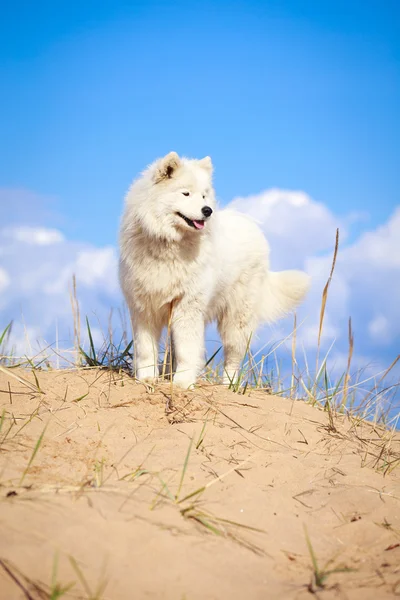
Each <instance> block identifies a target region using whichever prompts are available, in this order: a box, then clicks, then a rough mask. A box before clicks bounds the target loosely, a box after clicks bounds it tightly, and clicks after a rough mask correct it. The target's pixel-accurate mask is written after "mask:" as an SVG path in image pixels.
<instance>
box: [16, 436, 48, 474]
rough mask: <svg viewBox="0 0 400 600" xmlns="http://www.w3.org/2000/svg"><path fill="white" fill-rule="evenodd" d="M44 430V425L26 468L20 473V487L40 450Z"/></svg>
mask: <svg viewBox="0 0 400 600" xmlns="http://www.w3.org/2000/svg"><path fill="white" fill-rule="evenodd" d="M46 429H47V425H45V427H44V429H43V431H42V433H41V434H40V436H39V439H38V441H37V442H36V444H35V447H34V449H33V452H32V456H31V457H30V459H29V462H28V466H27V467H26V469H25V471H24V472H23V473H22V477H21V479H20V482H19V484H20V485H21V484H22V482H23V481H24V479H25V476H26V474H27V473H28V471H29V469H30V466H31V464H32V463H33V461H34V458H35V456H36V454H37V453H38V450H39V448H40V445H41V443H42V440H43V436H44V434H45V432H46Z"/></svg>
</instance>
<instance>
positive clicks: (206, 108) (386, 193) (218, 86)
mask: <svg viewBox="0 0 400 600" xmlns="http://www.w3.org/2000/svg"><path fill="white" fill-rule="evenodd" d="M0 21H1V24H0V44H1V54H0V61H1V62H0V76H1V81H2V93H1V99H0V102H1V115H2V117H1V120H2V123H1V138H2V144H1V154H0V184H1V185H2V186H4V187H8V188H15V187H19V188H21V187H23V188H26V189H30V190H34V191H35V192H36V193H38V194H41V195H43V196H49V197H52V198H54V199H55V202H56V203H55V205H54V208H55V210H56V211H57V212H59V213H62V214H63V216H64V219H65V221H64V224H63V227H64V229H65V230H67V231H68V233H69V235H70V236H71V237H73V238H76V239H82V238H84V239H87V240H88V241H91V242H93V243H108V242H113V241H114V240H115V237H116V225H117V222H118V215H119V211H120V207H121V197H122V196H123V194H124V192H125V190H126V188H127V186H128V184H129V182H130V180H131V179H132V177H134V176H135V174H136V173H137V172H138V171H139V170H140V169H142V168H143V166H145V165H146V164H147V163H148V162H151V161H152V160H153V159H154V158H155V157H156V156H158V155H161V154H164V153H166V152H168V151H169V150H171V149H174V150H177V151H178V152H180V153H183V154H187V155H193V156H201V155H205V154H210V155H211V156H212V158H213V161H214V164H215V167H216V176H215V182H216V187H217V192H218V196H219V197H220V199H221V201H222V203H226V202H227V201H229V200H231V199H232V198H233V197H234V196H237V195H241V196H242V195H246V194H253V193H257V192H259V191H261V190H263V189H265V188H268V187H283V188H289V189H301V190H306V191H307V193H309V194H310V195H311V196H312V197H313V198H315V199H317V200H319V201H321V202H324V203H325V204H327V205H328V206H330V207H332V208H334V209H335V211H336V212H337V213H339V214H344V213H345V212H349V210H353V211H357V212H365V213H366V218H368V219H370V220H371V223H375V222H383V221H384V220H386V219H387V217H388V216H389V214H390V213H391V211H392V209H393V206H394V205H395V204H397V203H398V201H399V196H398V195H399V187H398V183H397V181H398V177H396V171H397V170H398V168H399V159H398V157H399V156H400V118H399V109H398V107H399V105H400V77H399V60H400V41H399V40H400V36H399V33H400V32H399V22H400V6H399V3H398V2H396V1H387V0H385V1H371V0H367V1H364V2H361V1H350V2H342V1H341V0H334V1H331V0H325V1H322V2H317V1H305V0H297V1H295V0H292V1H288V2H275V1H272V2H271V1H269V0H265V1H263V2H254V1H253V2H252V1H250V2H225V1H220V2H207V1H206V2H193V1H190V0H189V1H185V2H154V1H152V0H146V1H145V2H120V1H118V0H114V1H113V2H109V1H104V2H91V1H86V2H75V1H74V0H72V1H69V2H44V1H39V2H35V3H32V2H6V3H5V4H3V9H2V18H1V20H0ZM367 215H368V217H367Z"/></svg>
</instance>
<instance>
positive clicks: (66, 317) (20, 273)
mask: <svg viewBox="0 0 400 600" xmlns="http://www.w3.org/2000/svg"><path fill="white" fill-rule="evenodd" d="M0 255H1V256H2V263H3V264H4V266H5V268H3V267H2V268H0V292H1V296H0V306H1V309H2V323H1V324H0V328H1V327H4V326H5V325H6V324H7V323H8V322H10V321H11V320H15V321H16V322H15V324H14V326H13V329H12V336H11V337H12V340H11V341H12V344H13V345H14V347H15V348H16V352H23V351H24V348H25V352H29V353H30V354H32V353H34V352H35V348H36V349H37V348H38V344H37V340H40V341H41V343H40V344H39V345H40V346H41V347H43V346H44V345H45V344H46V343H48V344H52V343H54V342H55V340H56V338H57V337H59V339H60V345H61V346H62V347H64V348H66V347H70V346H71V345H72V342H73V315H72V308H71V298H70V293H71V288H72V277H73V275H75V277H76V284H77V294H78V299H79V303H80V309H81V316H82V322H84V317H85V316H86V315H88V317H89V319H90V321H91V323H93V331H97V329H96V324H97V322H98V321H100V322H101V323H102V324H103V325H105V326H106V325H107V320H108V314H109V311H110V309H111V307H112V306H114V307H115V306H119V305H120V304H121V296H120V292H119V286H118V276H117V262H118V261H117V254H116V250H115V248H112V247H105V248H96V247H93V246H91V245H89V244H86V243H77V242H72V241H69V240H66V239H65V237H64V236H63V234H62V233H61V232H59V231H58V230H55V229H48V228H45V227H40V228H36V227H31V226H29V227H27V226H24V227H22V226H21V227H20V226H18V227H13V228H5V229H3V230H0ZM21 324H22V325H21ZM57 331H58V335H57ZM96 335H97V334H96ZM97 338H98V339H100V335H97Z"/></svg>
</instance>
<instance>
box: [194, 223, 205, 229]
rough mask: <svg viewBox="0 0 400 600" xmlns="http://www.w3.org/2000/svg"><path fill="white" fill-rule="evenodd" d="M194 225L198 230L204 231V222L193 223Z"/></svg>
mask: <svg viewBox="0 0 400 600" xmlns="http://www.w3.org/2000/svg"><path fill="white" fill-rule="evenodd" d="M193 223H194V226H195V227H196V229H203V227H204V221H193Z"/></svg>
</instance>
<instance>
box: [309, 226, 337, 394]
mask: <svg viewBox="0 0 400 600" xmlns="http://www.w3.org/2000/svg"><path fill="white" fill-rule="evenodd" d="M338 249H339V229H336V240H335V250H334V253H333V259H332V267H331V272H330V274H329V277H328V281H327V282H326V284H325V287H324V291H323V292H322V300H321V311H320V314H319V329H318V346H317V358H316V365H315V373H316V377H315V386H316V385H317V379H318V377H317V374H318V366H319V352H320V346H321V335H322V330H323V325H324V317H325V308H326V302H327V300H328V292H329V286H330V283H331V281H332V276H333V271H334V270H335V265H336V257H337V253H338ZM314 394H315V390H314Z"/></svg>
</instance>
